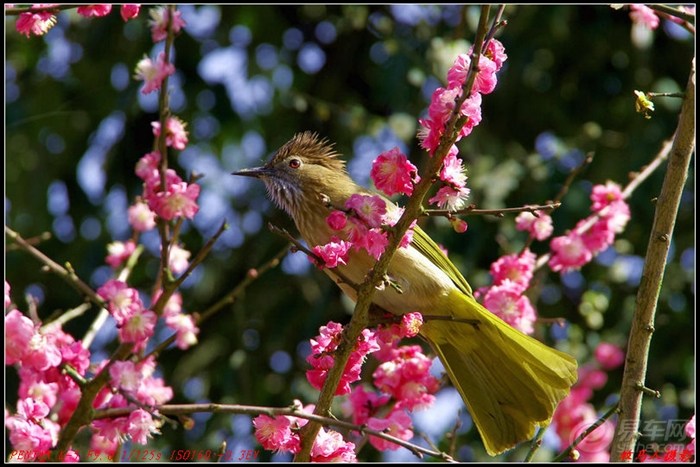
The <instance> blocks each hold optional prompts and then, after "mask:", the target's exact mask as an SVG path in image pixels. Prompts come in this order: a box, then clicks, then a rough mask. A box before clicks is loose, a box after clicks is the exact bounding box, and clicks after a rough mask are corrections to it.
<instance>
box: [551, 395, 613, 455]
mask: <svg viewBox="0 0 700 467" xmlns="http://www.w3.org/2000/svg"><path fill="white" fill-rule="evenodd" d="M619 411H620V406H619V405H618V404H615V406H614V407H613V408H611V409H610V410H608V411H607V412H605V413H604V414H603V416H602V417H600V418H599V419H598V420H596V421H595V423H593V424H592V425H591V426H589V427H588V428H586V429H585V430H584V431H583V433H581V434H580V435H578V436H577V437H576V439H575V440H574V442H573V443H571V444H570V445H569V447H567V448H566V449H564V450H563V451H562V452H561V453H560V454H559V455H558V456H556V457H555V458H554V459H552V462H560V461H565V460H567V459H569V457H570V456H571V453H572V452H573V451H574V449H576V447H577V446H578V445H579V444H581V442H582V441H583V440H584V439H586V438H587V437H588V435H590V434H591V433H593V432H594V431H595V430H596V429H598V427H600V426H601V425H602V424H603V423H605V422H606V421H607V420H608V419H609V418H610V417H612V416H613V415H615V414H616V413H618V412H619Z"/></svg>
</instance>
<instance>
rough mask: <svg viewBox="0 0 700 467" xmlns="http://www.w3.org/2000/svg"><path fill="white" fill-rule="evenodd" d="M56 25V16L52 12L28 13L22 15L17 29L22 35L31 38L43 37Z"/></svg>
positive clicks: (16, 25) (18, 19)
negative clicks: (32, 35) (33, 36)
mask: <svg viewBox="0 0 700 467" xmlns="http://www.w3.org/2000/svg"><path fill="white" fill-rule="evenodd" d="M55 24H56V16H55V15H54V14H53V13H52V12H50V11H37V12H31V11H27V12H24V13H21V14H20V15H19V17H18V18H17V22H16V23H15V28H17V32H19V33H20V34H24V35H25V36H27V37H29V36H30V35H31V34H34V35H35V36H43V35H44V34H46V33H47V32H48V31H49V29H51V28H52V27H54V25H55Z"/></svg>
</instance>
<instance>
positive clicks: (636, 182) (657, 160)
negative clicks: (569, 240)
mask: <svg viewBox="0 0 700 467" xmlns="http://www.w3.org/2000/svg"><path fill="white" fill-rule="evenodd" d="M671 145H672V140H669V141H666V142H664V144H663V145H662V146H661V149H660V150H659V152H658V153H657V154H656V156H655V157H654V159H653V160H652V161H651V162H650V163H649V164H648V165H646V166H644V167H642V170H641V171H640V172H635V173H633V174H631V178H632V180H631V181H630V182H629V183H628V184H627V185H625V187H624V188H623V190H622V199H628V198H629V197H630V196H632V193H634V191H635V190H636V189H637V188H638V187H639V186H640V185H641V184H642V183H643V182H644V181H646V180H647V179H648V178H649V177H651V175H652V174H653V173H654V172H655V171H656V169H657V168H659V166H660V165H661V164H662V163H663V162H664V161H665V160H666V159H668V155H669V154H670V152H671ZM601 212H603V211H601ZM600 214H601V213H597V214H593V215H591V216H590V217H588V220H587V222H584V223H581V225H579V227H578V229H577V230H576V231H577V232H578V233H579V234H583V233H585V232H587V231H588V230H589V229H590V228H591V227H593V226H594V225H595V223H596V221H597V220H598V219H600ZM550 258H551V254H550V253H545V254H544V255H542V256H540V257H539V258H537V262H536V264H535V270H539V269H541V268H543V267H544V266H545V265H546V264H547V263H548V262H549V259H550Z"/></svg>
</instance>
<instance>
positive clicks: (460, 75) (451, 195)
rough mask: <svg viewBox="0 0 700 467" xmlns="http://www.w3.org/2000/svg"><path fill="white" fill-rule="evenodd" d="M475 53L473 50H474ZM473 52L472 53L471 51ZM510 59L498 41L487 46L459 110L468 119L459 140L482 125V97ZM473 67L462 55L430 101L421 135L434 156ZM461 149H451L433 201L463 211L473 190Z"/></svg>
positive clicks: (493, 40)
mask: <svg viewBox="0 0 700 467" xmlns="http://www.w3.org/2000/svg"><path fill="white" fill-rule="evenodd" d="M472 50H473V48H472ZM470 53H472V51H470ZM506 59H507V55H506V54H505V49H504V47H503V45H502V44H501V43H500V42H499V41H498V40H496V39H491V40H490V41H489V42H488V44H487V45H486V49H485V51H484V53H483V54H482V55H481V57H479V66H478V72H477V74H476V77H475V80H474V85H473V88H472V90H471V94H470V95H469V96H468V97H467V98H466V99H465V100H464V102H463V103H462V104H461V107H460V109H459V115H460V117H462V119H463V120H464V123H463V124H462V126H461V127H460V128H457V130H458V135H457V141H459V140H460V139H462V138H464V137H465V136H468V135H469V134H470V133H471V132H472V130H473V129H474V127H475V126H477V125H478V124H479V123H480V122H481V96H482V95H483V94H489V93H491V92H493V90H494V89H495V87H496V83H497V78H496V73H497V72H498V71H499V70H500V69H501V67H502V66H503V62H504V61H505V60H506ZM470 67H471V59H470V56H469V55H468V54H460V55H459V56H458V57H457V59H456V60H455V62H454V64H453V65H452V67H451V68H450V70H449V71H448V73H447V87H446V88H442V87H439V88H437V89H436V90H435V91H434V92H433V95H432V98H431V100H430V106H429V107H428V117H427V118H425V119H420V120H419V123H420V124H421V127H422V129H421V131H420V133H419V135H420V139H421V146H422V147H423V148H424V149H426V150H427V151H428V152H429V153H430V154H431V155H433V154H434V153H435V151H436V150H437V148H438V146H439V144H440V140H441V138H442V136H443V134H444V133H445V131H447V128H446V124H447V122H448V120H449V119H450V117H451V116H452V114H453V112H454V111H455V104H456V102H457V101H458V100H459V99H460V98H461V97H462V93H463V92H464V85H465V83H466V80H467V75H468V74H469V69H470ZM458 153H459V150H458V149H457V147H456V146H454V145H453V146H452V147H450V149H449V152H448V154H447V156H446V157H445V160H444V162H443V167H442V170H441V171H440V180H441V181H442V182H443V186H442V187H441V188H440V189H439V190H438V192H437V193H436V194H435V196H433V197H432V198H430V199H429V202H430V203H434V204H436V205H437V206H438V207H440V208H441V209H449V210H451V211H456V210H458V209H461V208H462V207H463V206H464V204H465V201H466V199H467V197H468V196H469V191H470V190H469V189H468V188H467V187H466V180H467V177H466V175H465V169H464V166H463V162H462V160H461V159H460V158H459V157H458V156H457V155H458ZM455 230H458V231H464V230H466V227H465V226H462V225H460V226H458V227H456V228H455Z"/></svg>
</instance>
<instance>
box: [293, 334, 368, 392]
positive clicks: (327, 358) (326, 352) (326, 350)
mask: <svg viewBox="0 0 700 467" xmlns="http://www.w3.org/2000/svg"><path fill="white" fill-rule="evenodd" d="M320 332H321V334H320V335H319V336H318V337H317V338H316V339H311V350H312V353H311V355H309V356H308V357H307V358H306V361H307V362H308V363H309V364H311V366H312V367H313V369H311V370H308V371H307V372H306V379H307V380H308V381H309V383H311V385H312V386H313V387H314V388H316V389H321V387H322V386H323V383H324V382H325V380H326V377H327V376H328V371H329V370H330V369H331V368H332V367H333V366H334V364H335V359H334V357H333V356H332V353H333V351H335V349H336V348H337V347H338V341H339V339H340V338H341V333H342V327H341V326H340V325H339V324H337V323H333V322H330V323H328V326H322V327H321V329H320ZM377 350H379V344H378V343H377V338H376V335H375V334H374V332H373V331H371V330H369V329H365V330H363V331H362V334H360V336H359V337H358V339H357V343H356V344H355V348H354V349H353V352H352V353H351V354H350V358H349V359H348V362H347V364H346V365H345V369H344V371H343V376H342V378H341V380H340V384H339V385H338V387H337V389H336V392H335V394H336V395H342V394H348V393H349V392H350V383H353V382H355V381H357V380H359V379H360V372H361V370H362V364H363V363H364V361H365V358H366V356H367V355H368V354H369V353H372V352H375V351H377Z"/></svg>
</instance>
